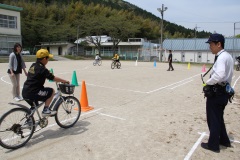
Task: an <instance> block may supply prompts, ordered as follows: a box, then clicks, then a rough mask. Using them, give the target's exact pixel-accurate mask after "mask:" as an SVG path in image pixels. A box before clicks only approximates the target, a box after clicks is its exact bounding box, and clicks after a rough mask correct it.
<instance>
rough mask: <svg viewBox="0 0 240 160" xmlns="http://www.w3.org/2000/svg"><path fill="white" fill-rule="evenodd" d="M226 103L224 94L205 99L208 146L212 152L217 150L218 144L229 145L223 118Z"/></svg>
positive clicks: (226, 97)
mask: <svg viewBox="0 0 240 160" xmlns="http://www.w3.org/2000/svg"><path fill="white" fill-rule="evenodd" d="M227 103H228V96H227V95H226V94H222V95H218V96H216V97H209V98H207V105H206V113H207V124H208V128H209V131H210V135H209V139H208V146H209V147H210V148H211V149H214V150H218V149H219V144H230V140H229V138H228V135H227V131H226V127H225V124H224V118H223V115H224V109H225V106H226V105H227Z"/></svg>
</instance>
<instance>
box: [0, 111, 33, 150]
mask: <svg viewBox="0 0 240 160" xmlns="http://www.w3.org/2000/svg"><path fill="white" fill-rule="evenodd" d="M28 115H29V113H28V110H26V109H24V108H13V109H11V110H10V111H8V112H6V113H5V114H4V115H3V116H2V117H1V118H0V145H1V146H2V147H4V148H6V149H17V148H20V147H22V146H24V145H25V144H26V143H27V142H28V141H29V140H30V139H31V137H32V135H33V133H34V130H35V125H34V124H35V121H34V118H33V117H28Z"/></svg>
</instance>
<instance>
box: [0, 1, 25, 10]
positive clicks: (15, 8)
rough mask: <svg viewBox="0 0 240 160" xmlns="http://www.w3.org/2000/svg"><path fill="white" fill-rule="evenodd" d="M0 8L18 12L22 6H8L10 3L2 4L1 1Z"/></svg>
mask: <svg viewBox="0 0 240 160" xmlns="http://www.w3.org/2000/svg"><path fill="white" fill-rule="evenodd" d="M0 8H1V9H7V10H12V11H18V12H20V11H22V10H23V8H22V7H16V6H10V5H7V4H2V3H0Z"/></svg>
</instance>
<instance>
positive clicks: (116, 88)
mask: <svg viewBox="0 0 240 160" xmlns="http://www.w3.org/2000/svg"><path fill="white" fill-rule="evenodd" d="M87 85H90V86H96V87H101V88H107V89H116V90H122V91H128V92H137V93H147V92H142V91H134V90H129V89H121V88H113V87H107V86H100V85H95V84H90V83H87Z"/></svg>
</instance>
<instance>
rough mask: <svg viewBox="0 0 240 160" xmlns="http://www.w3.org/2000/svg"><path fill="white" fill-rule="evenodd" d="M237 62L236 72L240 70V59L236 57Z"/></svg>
mask: <svg viewBox="0 0 240 160" xmlns="http://www.w3.org/2000/svg"><path fill="white" fill-rule="evenodd" d="M236 60H237V66H236V71H239V70H240V58H238V57H236Z"/></svg>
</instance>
